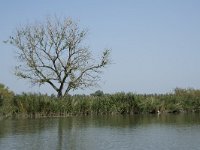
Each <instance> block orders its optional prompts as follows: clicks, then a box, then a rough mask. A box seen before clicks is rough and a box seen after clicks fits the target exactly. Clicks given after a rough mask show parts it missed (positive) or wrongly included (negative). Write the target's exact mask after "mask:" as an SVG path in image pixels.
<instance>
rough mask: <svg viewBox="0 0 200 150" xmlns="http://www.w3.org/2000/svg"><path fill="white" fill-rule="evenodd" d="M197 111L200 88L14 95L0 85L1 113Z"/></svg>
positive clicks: (53, 113) (14, 115) (56, 113)
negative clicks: (171, 90)
mask: <svg viewBox="0 0 200 150" xmlns="http://www.w3.org/2000/svg"><path fill="white" fill-rule="evenodd" d="M199 111H200V90H195V89H179V88H177V89H175V90H174V92H173V93H169V94H147V95H146V94H134V93H123V92H121V93H115V94H104V93H103V92H102V91H97V92H95V93H93V94H91V95H74V96H70V95H69V96H67V97H63V98H57V97H56V96H54V95H52V96H48V95H42V94H26V93H23V94H20V95H15V94H14V93H13V92H11V91H9V90H8V89H7V88H6V87H5V86H4V85H0V116H1V118H2V117H51V116H70V115H114V114H122V115H132V114H146V113H158V112H159V113H161V114H162V113H183V112H185V113H187V112H199Z"/></svg>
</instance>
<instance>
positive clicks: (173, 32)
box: [0, 0, 200, 94]
mask: <svg viewBox="0 0 200 150" xmlns="http://www.w3.org/2000/svg"><path fill="white" fill-rule="evenodd" d="M199 8H200V1H199V0H125V1H122V0H109V1H108V0H84V1H80V0H79V1H78V0H73V1H71V0H59V1H55V0H34V1H27V0H20V1H13V0H12V1H11V0H1V3H0V19H1V21H0V33H1V34H0V50H1V53H0V83H3V84H5V85H6V86H7V87H9V89H10V90H12V91H14V92H15V93H22V92H37V93H38V92H41V93H48V94H51V93H54V91H53V89H51V87H49V86H42V87H38V86H35V87H33V86H32V85H31V84H30V83H29V82H28V81H24V80H21V79H18V78H17V77H16V76H15V75H14V73H13V72H14V67H15V65H16V64H17V61H16V59H15V51H16V48H15V47H12V46H11V45H8V44H5V43H3V41H5V40H7V39H8V38H9V36H10V35H12V33H13V32H14V31H15V29H16V28H17V27H19V26H23V25H27V24H30V23H34V22H36V21H40V22H42V21H44V20H45V19H46V18H47V17H48V16H55V15H56V16H59V17H71V18H72V19H73V20H75V21H78V22H79V25H80V26H81V27H82V28H87V29H88V36H87V39H86V43H87V45H88V46H89V47H90V49H91V50H92V52H93V53H94V54H95V56H96V55H97V56H98V55H100V54H101V52H102V51H103V50H104V49H105V48H110V49H112V51H111V59H112V64H111V65H110V66H109V67H107V68H106V69H105V70H104V73H103V74H102V80H101V82H100V87H94V88H90V89H86V90H78V91H75V92H74V93H81V94H82V93H83V94H89V93H93V92H95V91H96V90H102V91H104V92H105V93H115V92H134V93H168V92H172V91H173V90H174V89H175V88H176V87H179V88H195V89H200V9H199Z"/></svg>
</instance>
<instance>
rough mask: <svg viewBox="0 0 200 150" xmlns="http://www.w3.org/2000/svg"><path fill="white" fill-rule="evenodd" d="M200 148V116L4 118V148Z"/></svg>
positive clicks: (0, 134) (0, 129)
mask: <svg viewBox="0 0 200 150" xmlns="http://www.w3.org/2000/svg"><path fill="white" fill-rule="evenodd" d="M28 149H30V150H56V149H57V150H60V149H66V150H200V115H199V114H190V115H186V114H179V115H159V116H158V115H135V116H101V117H88V116H87V117H68V118H45V119H44V118H43V119H14V120H11V119H10V120H1V121H0V150H28Z"/></svg>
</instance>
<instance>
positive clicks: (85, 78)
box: [7, 18, 110, 97]
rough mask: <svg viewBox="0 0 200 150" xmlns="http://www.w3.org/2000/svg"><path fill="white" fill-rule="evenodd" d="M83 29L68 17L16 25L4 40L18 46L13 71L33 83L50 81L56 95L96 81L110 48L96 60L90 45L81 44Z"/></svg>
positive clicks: (107, 60)
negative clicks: (18, 63) (16, 27)
mask: <svg viewBox="0 0 200 150" xmlns="http://www.w3.org/2000/svg"><path fill="white" fill-rule="evenodd" d="M86 33H87V32H86V30H84V29H81V28H80V27H79V26H78V24H77V23H76V22H74V21H73V20H72V19H69V18H65V19H63V20H61V19H57V18H53V19H52V18H48V19H47V20H46V21H45V22H44V23H37V24H34V25H27V26H25V27H22V28H20V29H16V32H15V33H14V35H13V36H11V37H10V38H9V40H8V41H7V42H9V43H10V44H11V45H14V46H15V47H17V58H18V60H19V61H20V62H21V63H20V65H18V66H16V72H15V74H16V75H17V76H18V77H20V78H23V79H28V80H30V81H31V83H33V84H39V85H42V84H45V83H47V84H49V85H50V86H52V87H53V89H54V90H55V91H56V92H57V96H58V97H62V96H65V95H67V94H68V92H69V91H70V90H76V89H78V88H82V89H84V88H87V87H90V86H94V85H96V84H97V81H98V80H99V79H100V76H99V73H100V72H101V71H102V70H101V69H102V68H104V67H105V66H107V65H108V64H109V56H110V50H105V51H104V52H103V54H102V57H101V60H99V62H96V61H95V59H94V57H93V56H92V54H91V51H90V50H89V48H88V47H85V46H83V45H82V41H83V40H84V38H85V36H86Z"/></svg>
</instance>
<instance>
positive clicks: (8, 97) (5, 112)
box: [0, 84, 14, 116]
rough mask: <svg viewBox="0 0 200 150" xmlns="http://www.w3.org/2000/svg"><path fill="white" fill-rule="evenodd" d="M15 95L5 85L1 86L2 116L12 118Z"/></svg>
mask: <svg viewBox="0 0 200 150" xmlns="http://www.w3.org/2000/svg"><path fill="white" fill-rule="evenodd" d="M13 96H14V93H13V92H12V91H10V90H9V89H8V88H7V87H5V86H4V85H3V84H0V116H11V115H12V113H13V111H14V107H13Z"/></svg>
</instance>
